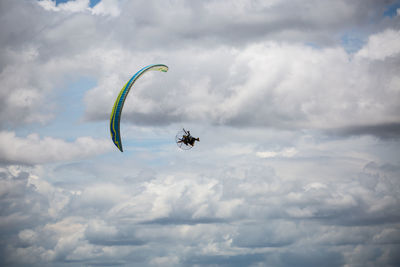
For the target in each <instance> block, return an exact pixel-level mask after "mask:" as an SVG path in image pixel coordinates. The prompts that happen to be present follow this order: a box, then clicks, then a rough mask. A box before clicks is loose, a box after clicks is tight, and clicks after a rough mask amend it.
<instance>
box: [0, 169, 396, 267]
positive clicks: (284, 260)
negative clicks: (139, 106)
mask: <svg viewBox="0 0 400 267" xmlns="http://www.w3.org/2000/svg"><path fill="white" fill-rule="evenodd" d="M247 164H250V166H248V171H245V172H244V176H243V177H242V176H241V175H239V173H241V172H242V171H243V169H242V168H241V167H239V166H234V163H232V164H229V168H230V169H231V171H230V172H220V173H215V174H214V176H212V177H209V178H207V176H208V175H207V174H206V173H204V172H196V173H193V172H182V173H181V174H180V175H177V174H171V173H169V172H168V171H167V172H166V173H165V172H158V173H155V176H152V177H151V178H150V179H147V180H138V181H133V183H132V182H129V183H126V182H124V181H123V180H121V179H119V180H118V181H114V182H113V183H112V184H111V183H108V184H105V183H104V182H98V181H96V180H93V181H92V182H91V184H90V186H88V187H83V188H81V189H80V190H78V191H76V190H74V191H71V190H68V189H66V188H63V187H59V186H54V185H51V184H49V183H46V182H45V181H44V179H43V178H42V177H40V176H39V175H38V174H39V173H40V170H37V169H32V168H25V169H21V168H18V167H8V168H3V169H2V170H1V185H2V187H1V188H3V191H2V192H1V193H0V196H1V197H0V201H1V205H2V207H6V206H7V203H11V201H12V202H13V203H14V204H13V205H12V206H13V207H20V208H19V209H15V208H9V209H7V210H5V212H4V213H3V214H2V216H1V222H2V225H3V227H2V228H3V229H9V228H10V227H11V225H13V226H12V227H11V229H13V231H11V232H8V233H7V235H6V236H8V237H7V239H6V240H9V243H8V244H7V245H6V243H4V242H3V243H2V246H1V249H2V254H3V255H7V256H6V257H2V259H3V262H9V263H20V264H23V263H26V262H28V261H29V260H32V259H35V260H36V262H37V264H38V265H43V264H62V263H65V262H71V261H72V262H74V261H78V262H79V264H82V262H83V263H86V264H92V263H103V264H106V263H112V262H116V261H115V259H117V258H118V263H119V264H122V265H123V264H127V263H128V262H137V263H140V264H141V265H144V266H151V264H155V263H156V262H159V261H165V262H167V263H170V264H177V263H179V265H182V266H190V265H191V264H194V263H197V264H200V263H202V264H211V263H214V264H217V263H218V264H230V263H232V261H234V260H239V262H242V263H243V262H258V263H260V264H273V265H277V266H291V265H292V263H293V261H299V262H301V264H304V265H318V264H319V262H320V261H323V259H327V258H329V259H331V261H332V262H334V263H332V264H333V265H336V263H337V264H339V263H343V262H352V263H354V264H356V263H357V264H359V263H362V262H364V261H363V259H364V260H365V259H366V258H365V256H363V254H364V253H367V252H368V251H370V250H374V249H375V250H376V254H374V255H375V256H370V260H371V261H372V262H378V261H380V262H381V263H383V264H385V263H388V262H396V258H395V256H394V255H395V254H391V253H392V252H393V251H394V250H395V249H396V244H397V242H398V234H397V233H398V229H397V228H396V222H397V220H398V216H400V214H399V211H398V209H397V206H398V204H399V203H398V202H399V200H398V198H397V189H396V187H397V184H398V183H397V180H396V178H397V176H398V172H399V170H400V167H399V166H397V165H396V166H394V165H393V166H388V165H379V164H376V163H369V164H367V165H365V166H364V168H363V169H362V170H359V173H354V174H353V175H356V176H357V175H359V177H358V178H357V179H355V180H354V179H348V177H343V178H340V179H339V178H338V177H339V176H338V174H340V173H342V170H340V169H336V171H337V175H336V176H335V177H336V179H335V180H333V181H328V180H327V181H325V183H324V184H321V183H319V182H315V179H316V178H315V177H302V176H301V174H299V176H298V177H301V179H296V180H288V177H287V176H285V177H282V176H278V177H276V176H275V177H274V176H273V174H271V173H270V172H269V171H268V166H264V165H258V164H257V163H255V162H253V163H252V162H248V163H247ZM347 164H348V163H347ZM302 167H303V168H310V169H314V171H316V172H318V175H317V176H316V177H318V176H320V175H323V173H320V172H319V171H318V170H317V169H315V166H314V165H311V166H310V167H307V164H303V165H302ZM232 169H233V170H232ZM307 172H309V170H308V171H307ZM104 175H105V176H108V174H104ZM185 177H187V178H185ZM97 179H99V178H97ZM390 185H392V186H390ZM17 189H18V190H17ZM7 192H13V194H9V193H7ZM17 192H21V193H17ZM28 200H29V202H27V201H28ZM238 200H240V201H238ZM55 202H56V203H58V205H55ZM12 206H9V207H12ZM52 206H53V207H54V208H53V209H50V207H52ZM22 207H24V208H25V209H24V211H25V212H24V215H23V216H21V215H19V212H20V210H21V208H22ZM55 207H57V208H55ZM227 209H229V212H227ZM224 211H225V212H224ZM36 218H37V219H36ZM49 218H52V219H51V220H49ZM165 218H168V222H167V221H163V220H164V219H165ZM206 218H207V219H206ZM149 219H150V220H152V221H150V222H151V223H149ZM7 225H8V226H7ZM4 234H5V233H2V235H4ZM10 240H13V241H12V242H11V241H10ZM10 242H11V243H10ZM147 246H151V247H152V249H151V250H148V249H147ZM183 247H184V248H186V249H184V250H180V248H183ZM349 248H351V249H350V250H349ZM256 250H257V251H258V252H256ZM177 251H179V252H177ZM310 254H311V255H314V254H318V255H320V256H318V257H311V256H310ZM154 255H165V256H162V257H160V258H158V257H154ZM272 255H275V256H272ZM383 255H387V256H385V257H386V258H382V256H383ZM155 258H157V259H158V260H156V261H155V260H154V259H155Z"/></svg>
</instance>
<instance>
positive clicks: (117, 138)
mask: <svg viewBox="0 0 400 267" xmlns="http://www.w3.org/2000/svg"><path fill="white" fill-rule="evenodd" d="M149 70H158V71H162V72H167V71H168V67H167V66H166V65H163V64H154V65H149V66H147V67H144V68H143V69H141V70H139V71H138V72H136V74H135V75H133V76H132V78H131V79H130V80H129V81H128V82H127V83H126V84H125V86H124V87H122V89H121V91H120V92H119V95H118V97H117V100H115V103H114V107H113V109H112V113H111V117H110V131H111V138H112V140H113V142H114V144H115V145H116V146H117V147H118V149H119V150H120V151H121V152H123V149H122V143H121V134H120V131H119V124H120V121H121V114H122V108H123V107H124V103H125V99H126V97H127V96H128V93H129V91H130V90H131V88H132V86H133V84H134V83H135V82H136V80H137V79H138V78H139V77H140V76H142V75H143V74H144V73H145V72H147V71H149Z"/></svg>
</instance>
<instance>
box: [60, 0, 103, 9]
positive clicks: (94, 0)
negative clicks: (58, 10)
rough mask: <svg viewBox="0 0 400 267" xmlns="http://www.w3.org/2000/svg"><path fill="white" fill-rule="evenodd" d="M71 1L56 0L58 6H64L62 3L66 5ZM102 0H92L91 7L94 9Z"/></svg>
mask: <svg viewBox="0 0 400 267" xmlns="http://www.w3.org/2000/svg"><path fill="white" fill-rule="evenodd" d="M69 1H71V0H55V2H56V5H59V4H62V3H66V2H69ZM100 1H101V0H90V4H89V6H90V7H94V6H95V5H97V4H98V3H100Z"/></svg>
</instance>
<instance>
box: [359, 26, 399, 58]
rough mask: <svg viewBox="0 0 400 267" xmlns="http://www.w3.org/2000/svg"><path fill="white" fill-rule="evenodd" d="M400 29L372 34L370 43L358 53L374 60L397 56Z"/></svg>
mask: <svg viewBox="0 0 400 267" xmlns="http://www.w3.org/2000/svg"><path fill="white" fill-rule="evenodd" d="M399 45H400V31H396V30H393V29H388V30H386V31H384V32H382V33H378V34H375V35H372V36H370V37H369V39H368V43H367V44H366V45H365V47H363V48H362V49H361V50H360V51H358V53H357V55H358V56H360V57H366V58H370V59H374V60H384V59H385V58H387V57H395V56H397V55H398V54H399V52H400V49H399Z"/></svg>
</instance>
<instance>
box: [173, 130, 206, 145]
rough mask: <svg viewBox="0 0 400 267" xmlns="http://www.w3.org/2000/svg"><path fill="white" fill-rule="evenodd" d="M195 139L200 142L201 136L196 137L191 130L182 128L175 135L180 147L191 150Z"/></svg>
mask: <svg viewBox="0 0 400 267" xmlns="http://www.w3.org/2000/svg"><path fill="white" fill-rule="evenodd" d="M195 141H197V142H199V141H200V139H199V138H195V137H193V136H192V135H191V134H190V131H186V130H185V129H182V130H181V131H179V132H178V133H177V134H176V136H175V142H176V144H177V146H178V147H179V148H180V149H183V150H189V149H191V148H193V146H194V143H195Z"/></svg>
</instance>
